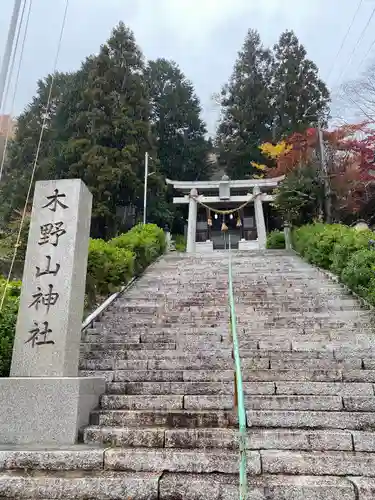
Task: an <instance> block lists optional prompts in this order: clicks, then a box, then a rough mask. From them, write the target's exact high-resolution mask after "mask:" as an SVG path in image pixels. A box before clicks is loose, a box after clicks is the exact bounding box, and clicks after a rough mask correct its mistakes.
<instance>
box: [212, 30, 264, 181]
mask: <svg viewBox="0 0 375 500" xmlns="http://www.w3.org/2000/svg"><path fill="white" fill-rule="evenodd" d="M270 65H271V55H270V52H269V51H268V50H266V49H265V48H264V47H263V45H262V43H261V40H260V36H259V33H258V32H257V31H255V30H249V31H248V34H247V36H246V39H245V42H244V44H243V47H242V50H241V51H240V52H239V54H238V58H237V61H236V63H235V66H234V71H233V74H232V77H231V79H230V81H229V84H227V85H225V86H224V88H223V90H222V93H221V105H222V114H223V118H222V120H221V122H220V124H219V127H218V132H217V146H218V151H219V159H220V163H221V164H223V165H225V168H226V171H227V174H228V175H229V176H230V177H231V178H233V179H239V178H245V177H249V176H251V175H252V174H253V173H254V171H255V170H254V168H253V167H251V164H250V162H251V161H255V162H257V163H267V160H266V159H265V158H264V157H263V155H262V153H261V152H260V150H259V148H258V146H260V144H262V143H263V142H266V141H268V140H270V139H271V125H272V114H271V106H270V99H271V93H270V90H269V87H270V85H269V83H270V79H271V77H270Z"/></svg>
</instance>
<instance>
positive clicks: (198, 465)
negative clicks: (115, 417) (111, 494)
mask: <svg viewBox="0 0 375 500" xmlns="http://www.w3.org/2000/svg"><path fill="white" fill-rule="evenodd" d="M246 455H247V464H246V465H247V472H248V473H249V474H260V472H261V465H260V454H259V453H258V452H256V451H247V453H246ZM104 466H105V468H106V469H107V470H113V471H129V470H131V471H134V472H152V471H163V470H165V471H169V472H189V473H204V474H207V473H212V472H219V473H222V474H238V470H239V454H238V453H237V452H235V451H230V450H222V449H205V450H203V449H196V450H188V449H172V448H169V449H166V448H164V449H160V448H152V449H150V448H142V449H141V448H132V449H130V448H112V449H109V450H107V451H106V452H105V455H104ZM374 474H375V471H374Z"/></svg>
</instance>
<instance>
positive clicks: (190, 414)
mask: <svg viewBox="0 0 375 500" xmlns="http://www.w3.org/2000/svg"><path fill="white" fill-rule="evenodd" d="M359 415H363V414H359ZM237 422H238V417H237V412H233V411H225V410H216V411H209V410H207V411H198V410H195V411H186V410H159V411H153V410H133V411H130V410H94V411H92V412H91V416H90V424H91V425H100V426H106V427H111V426H112V427H184V428H189V429H191V428H195V427H221V428H227V427H233V426H235V425H237ZM279 427H281V426H279Z"/></svg>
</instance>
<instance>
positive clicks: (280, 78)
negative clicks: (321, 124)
mask: <svg viewBox="0 0 375 500" xmlns="http://www.w3.org/2000/svg"><path fill="white" fill-rule="evenodd" d="M272 97H273V99H272V107H273V109H274V110H275V111H276V116H275V118H274V139H276V140H279V139H281V138H284V137H287V136H288V135H290V134H292V133H294V132H301V131H304V130H306V128H308V127H311V126H313V125H316V124H317V123H318V119H319V117H321V118H322V119H323V121H325V119H326V118H327V115H328V104H329V100H330V98H329V92H328V89H327V87H326V85H325V83H324V82H323V81H322V80H321V79H320V78H319V75H318V68H317V66H316V65H315V64H314V63H313V62H312V61H311V60H310V59H307V58H306V50H305V48H304V46H303V45H302V44H300V42H299V40H298V38H297V36H296V35H295V34H294V32H293V31H285V32H284V33H282V34H281V36H280V39H279V41H278V43H277V44H276V45H275V46H274V55H273V63H272Z"/></svg>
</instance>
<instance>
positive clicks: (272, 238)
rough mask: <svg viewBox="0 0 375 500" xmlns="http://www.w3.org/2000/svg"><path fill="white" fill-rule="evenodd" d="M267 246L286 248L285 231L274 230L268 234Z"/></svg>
mask: <svg viewBox="0 0 375 500" xmlns="http://www.w3.org/2000/svg"><path fill="white" fill-rule="evenodd" d="M267 248H270V249H279V248H285V235H284V231H272V232H271V233H269V235H268V236H267Z"/></svg>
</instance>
